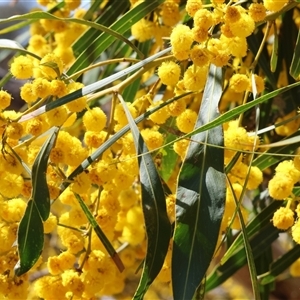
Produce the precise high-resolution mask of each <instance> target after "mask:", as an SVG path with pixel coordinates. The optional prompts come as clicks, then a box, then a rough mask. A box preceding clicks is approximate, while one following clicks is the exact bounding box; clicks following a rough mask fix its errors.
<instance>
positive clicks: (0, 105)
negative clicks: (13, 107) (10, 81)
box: [0, 90, 11, 110]
mask: <svg viewBox="0 0 300 300" xmlns="http://www.w3.org/2000/svg"><path fill="white" fill-rule="evenodd" d="M10 102H11V95H10V94H9V93H8V92H6V91H3V90H1V91H0V110H2V109H5V108H7V107H8V106H9V105H10Z"/></svg>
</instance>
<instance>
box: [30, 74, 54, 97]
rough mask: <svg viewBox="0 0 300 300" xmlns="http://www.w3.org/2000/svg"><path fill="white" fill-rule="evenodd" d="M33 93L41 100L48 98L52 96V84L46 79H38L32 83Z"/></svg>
mask: <svg viewBox="0 0 300 300" xmlns="http://www.w3.org/2000/svg"><path fill="white" fill-rule="evenodd" d="M32 91H33V94H35V95H36V96H37V97H39V98H44V97H47V96H49V95H50V94H51V84H50V82H49V81H48V80H47V79H45V78H36V79H35V80H34V81H33V82H32Z"/></svg>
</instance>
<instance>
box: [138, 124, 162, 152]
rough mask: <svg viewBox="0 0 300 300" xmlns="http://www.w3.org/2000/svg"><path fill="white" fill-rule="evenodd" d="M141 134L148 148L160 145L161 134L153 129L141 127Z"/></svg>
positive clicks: (155, 147)
mask: <svg viewBox="0 0 300 300" xmlns="http://www.w3.org/2000/svg"><path fill="white" fill-rule="evenodd" d="M141 134H142V137H143V138H144V141H145V143H146V145H147V147H148V149H149V150H153V149H157V148H159V147H161V146H162V144H163V142H164V137H163V135H162V134H161V133H160V132H159V131H157V130H155V129H150V128H146V129H143V130H142V131H141Z"/></svg>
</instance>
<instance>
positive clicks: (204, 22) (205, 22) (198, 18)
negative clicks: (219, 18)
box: [194, 8, 214, 30]
mask: <svg viewBox="0 0 300 300" xmlns="http://www.w3.org/2000/svg"><path fill="white" fill-rule="evenodd" d="M194 24H195V26H197V27H201V28H203V29H206V30H208V28H209V27H211V26H212V25H213V24H214V18H213V15H212V13H211V12H210V11H209V10H207V9H205V8H203V9H199V10H198V11H197V12H196V13H195V15H194Z"/></svg>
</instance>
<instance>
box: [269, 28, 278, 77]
mask: <svg viewBox="0 0 300 300" xmlns="http://www.w3.org/2000/svg"><path fill="white" fill-rule="evenodd" d="M273 26H274V43H273V47H272V55H271V61H270V67H271V72H275V71H276V68H277V61H278V32H277V26H276V23H275V22H274V23H273Z"/></svg>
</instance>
